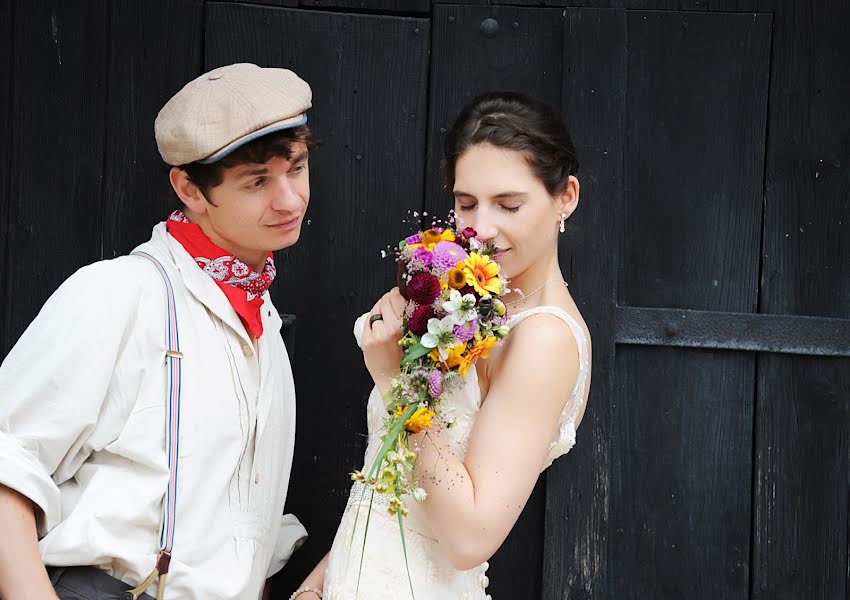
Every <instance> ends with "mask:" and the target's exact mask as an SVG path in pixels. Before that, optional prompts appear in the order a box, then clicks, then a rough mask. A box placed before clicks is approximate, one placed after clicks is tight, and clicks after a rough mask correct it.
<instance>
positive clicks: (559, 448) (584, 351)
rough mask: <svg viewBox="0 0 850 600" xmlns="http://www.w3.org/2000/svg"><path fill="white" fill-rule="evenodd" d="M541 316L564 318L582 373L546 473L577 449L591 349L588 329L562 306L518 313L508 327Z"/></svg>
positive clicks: (550, 456) (565, 407) (542, 307)
mask: <svg viewBox="0 0 850 600" xmlns="http://www.w3.org/2000/svg"><path fill="white" fill-rule="evenodd" d="M539 314H551V315H555V316H556V317H558V318H560V319H561V320H562V321H563V322H564V323H566V324H567V326H568V327H569V328H570V331H572V332H573V336H575V338H576V343H577V346H578V354H579V372H578V376H577V377H576V382H575V385H574V386H573V390H572V392H571V393H570V397H569V399H568V400H567V402H566V404H565V405H564V410H563V411H562V412H561V418H560V421H559V430H558V436H557V437H556V439H555V440H554V441H553V442H552V445H551V447H550V450H549V459H548V460H547V462H546V464H545V466H544V467H543V468H544V469H546V468H547V467H548V466H549V465H551V464H552V461H554V460H555V459H556V458H558V457H559V456H561V455H563V454H566V453H567V452H569V451H570V449H571V448H572V447H573V446H574V445H575V435H576V431H575V422H576V417H578V414H579V412H580V411H581V408H582V406H583V405H584V396H585V392H586V390H587V383H588V380H589V378H590V348H589V347H588V341H587V335H586V334H585V332H584V329H583V328H582V326H581V325H580V324H579V322H578V321H577V320H576V318H575V317H573V316H572V315H571V314H570V313H568V312H567V311H565V310H564V309H563V308H560V307H558V306H537V307H535V308H530V309H528V310H524V311H522V312H519V313H516V314H515V315H513V316H511V317H510V319H508V325H510V326H511V327H516V326H517V325H519V324H520V323H522V322H523V321H524V320H525V319H527V318H528V317H531V316H534V315H539Z"/></svg>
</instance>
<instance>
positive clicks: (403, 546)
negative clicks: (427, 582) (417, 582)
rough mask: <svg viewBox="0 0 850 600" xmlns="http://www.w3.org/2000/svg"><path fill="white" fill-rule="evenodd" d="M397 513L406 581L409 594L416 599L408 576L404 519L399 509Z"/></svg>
mask: <svg viewBox="0 0 850 600" xmlns="http://www.w3.org/2000/svg"><path fill="white" fill-rule="evenodd" d="M396 514H397V515H398V531H399V533H400V534H401V548H402V550H404V567H405V568H406V569H407V583H408V584H410V595H411V596H412V597H413V600H416V594H414V593H413V578H412V577H411V576H410V563H408V561H407V542H405V540H404V521H403V520H402V516H401V511H398V512H397V513H396Z"/></svg>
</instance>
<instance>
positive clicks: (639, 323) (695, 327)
mask: <svg viewBox="0 0 850 600" xmlns="http://www.w3.org/2000/svg"><path fill="white" fill-rule="evenodd" d="M616 313H617V328H616V341H617V343H618V344H638V345H650V346H679V347H686V348H714V349H725V350H754V351H758V352H778V353H783V354H812V355H817V356H850V319H829V318H823V317H799V316H793V315H766V314H752V313H731V312H712V311H698V310H674V309H665V308H634V307H628V306H621V307H619V308H618V309H617V311H616Z"/></svg>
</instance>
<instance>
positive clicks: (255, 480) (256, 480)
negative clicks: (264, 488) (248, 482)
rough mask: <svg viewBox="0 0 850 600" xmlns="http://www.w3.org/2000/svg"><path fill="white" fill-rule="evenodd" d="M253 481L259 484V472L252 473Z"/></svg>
mask: <svg viewBox="0 0 850 600" xmlns="http://www.w3.org/2000/svg"><path fill="white" fill-rule="evenodd" d="M254 483H256V484H257V485H260V472H259V471H257V472H256V473H254Z"/></svg>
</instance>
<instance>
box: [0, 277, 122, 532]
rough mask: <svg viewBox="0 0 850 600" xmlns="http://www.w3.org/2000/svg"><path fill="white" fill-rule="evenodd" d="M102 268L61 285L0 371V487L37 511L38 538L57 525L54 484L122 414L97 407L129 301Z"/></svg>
mask: <svg viewBox="0 0 850 600" xmlns="http://www.w3.org/2000/svg"><path fill="white" fill-rule="evenodd" d="M110 262H113V261H107V262H103V263H96V264H95V265H91V266H89V267H85V268H83V269H81V270H79V271H77V272H76V273H75V274H74V275H73V276H71V277H70V278H69V279H68V280H67V281H65V283H63V284H62V285H61V286H60V287H59V289H58V290H57V291H56V292H55V293H54V294H53V295H52V296H51V297H50V299H49V300H48V301H47V303H46V304H45V305H44V307H43V308H42V310H41V312H39V314H38V316H37V317H36V318H35V320H34V321H33V322H32V323H31V324H30V326H29V327H28V328H27V330H26V331H25V332H24V334H23V335H22V336H21V338H20V339H19V340H18V343H17V344H15V346H14V348H12V350H11V352H9V355H8V356H7V357H6V359H5V360H4V361H3V364H2V365H0V483H2V484H3V485H5V486H6V487H9V488H11V489H14V490H16V491H17V492H19V493H20V494H22V495H24V496H26V497H27V498H29V499H30V500H31V501H32V502H33V503H34V504H35V505H36V506H37V507H38V508H39V509H40V514H39V512H38V511H37V512H36V514H37V515H38V516H39V517H40V518H39V519H38V529H39V535H40V536H44V535H45V534H46V533H47V532H48V531H50V530H51V529H52V528H53V527H55V526H56V525H57V524H58V523H59V522H60V520H61V518H62V515H61V512H62V508H61V502H60V493H59V487H58V484H61V483H62V482H63V481H66V480H67V479H69V478H71V477H73V475H74V473H75V472H76V471H77V469H79V467H80V465H81V464H82V463H83V462H84V461H85V460H86V458H87V457H88V456H89V455H90V453H91V452H92V449H93V448H92V445H91V444H90V438H91V436H92V433H93V432H94V431H95V429H96V428H98V429H99V431H101V432H102V433H105V431H104V430H105V429H108V428H111V429H114V430H115V431H116V432H117V431H120V425H121V423H120V413H122V412H125V411H124V409H123V408H122V409H121V410H116V409H115V408H114V407H113V408H107V407H105V405H104V402H105V399H106V396H107V391H108V389H109V384H110V380H111V378H112V373H113V370H114V367H115V362H116V357H117V356H118V353H119V352H120V348H121V345H122V341H123V339H124V337H125V331H126V328H127V325H128V323H129V321H131V320H132V314H133V312H134V310H135V308H134V306H133V303H134V302H135V300H134V299H133V298H132V297H128V294H127V292H126V287H127V286H116V287H115V288H112V289H116V290H120V291H116V292H113V291H112V289H110V286H108V285H107V284H105V283H104V282H109V281H110V280H111V281H114V276H115V271H116V269H117V267H116V266H115V265H110V264H108V263H110ZM122 287H123V289H122Z"/></svg>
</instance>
